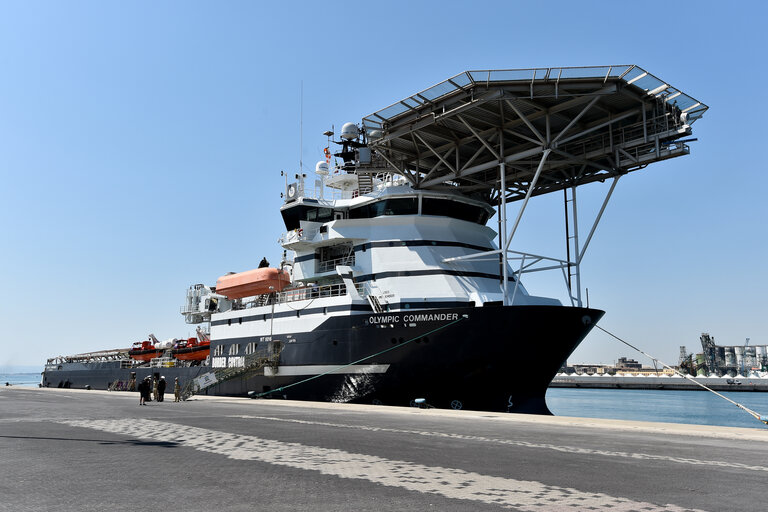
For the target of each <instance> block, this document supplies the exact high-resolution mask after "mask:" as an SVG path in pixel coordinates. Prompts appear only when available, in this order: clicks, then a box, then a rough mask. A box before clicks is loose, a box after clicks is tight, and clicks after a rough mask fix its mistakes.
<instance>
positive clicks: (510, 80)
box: [358, 66, 707, 202]
mask: <svg viewBox="0 0 768 512" xmlns="http://www.w3.org/2000/svg"><path fill="white" fill-rule="evenodd" d="M706 110H707V106H706V105H704V104H702V103H700V102H698V101H696V100H695V99H693V98H691V97H690V96H688V95H686V94H684V93H682V92H681V91H679V90H678V89H675V88H674V87H672V86H670V85H669V84H667V83H665V82H663V81H662V80H660V79H658V78H656V77H654V76H653V75H651V74H649V73H648V72H646V71H645V70H643V69H641V68H639V67H637V66H604V67H588V68H541V69H523V70H496V71H493V70H492V71H466V72H463V73H460V74H458V75H456V76H454V77H452V78H449V79H448V80H445V81H443V82H441V83H439V84H437V85H435V86H433V87H430V88H429V89H426V90H425V91H422V92H420V93H418V94H414V95H413V96H410V97H408V98H405V99H404V100H402V101H400V102H397V103H395V104H393V105H390V106H389V107H387V108H385V109H382V110H380V111H378V112H376V113H374V114H371V115H369V116H367V117H365V118H364V119H363V125H364V127H365V129H366V131H367V133H368V138H369V145H370V146H371V148H372V149H373V150H374V159H373V162H372V164H371V165H370V166H369V169H370V172H376V171H381V170H383V169H385V168H386V169H387V170H389V171H390V172H391V171H394V172H397V173H399V174H401V175H402V176H404V177H405V178H406V179H407V180H408V181H410V182H411V183H412V184H413V186H415V187H416V188H444V187H446V186H449V187H458V188H459V189H460V190H461V191H462V192H464V193H467V194H472V195H475V194H482V195H483V196H485V197H486V198H487V199H488V200H491V201H493V202H496V201H497V200H498V194H499V193H500V190H502V187H501V181H502V179H503V181H504V182H505V187H504V190H505V199H506V201H507V202H509V201H515V200H519V199H523V198H524V197H525V196H526V193H527V192H528V191H529V190H530V195H532V196H535V195H540V194H545V193H548V192H553V191H556V190H561V189H563V188H567V187H573V186H576V185H582V184H585V183H590V182H593V181H597V180H605V179H606V178H610V177H614V176H619V175H622V174H626V173H627V172H630V171H633V170H636V169H641V168H643V167H645V166H646V165H648V164H649V163H653V162H658V161H661V160H665V159H668V158H674V157H676V156H681V155H685V154H688V152H689V148H688V146H687V145H686V143H685V142H686V141H685V140H684V139H685V138H687V137H689V136H690V135H691V124H692V123H693V122H694V121H696V120H697V119H698V118H699V117H701V116H702V115H703V113H704V112H705V111H706ZM501 164H504V165H503V167H504V176H501V175H500V172H499V171H500V168H501V167H500V166H501ZM365 172H366V166H361V167H358V173H365Z"/></svg>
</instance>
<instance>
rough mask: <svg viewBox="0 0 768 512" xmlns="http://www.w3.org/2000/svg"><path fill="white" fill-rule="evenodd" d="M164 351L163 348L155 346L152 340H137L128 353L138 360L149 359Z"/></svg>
mask: <svg viewBox="0 0 768 512" xmlns="http://www.w3.org/2000/svg"><path fill="white" fill-rule="evenodd" d="M162 353H163V349H161V348H157V347H155V346H154V345H153V344H152V342H151V341H137V342H136V343H134V344H133V347H131V350H129V351H128V355H129V356H131V357H132V358H133V359H136V360H137V361H149V360H151V359H152V358H153V357H160V354H162Z"/></svg>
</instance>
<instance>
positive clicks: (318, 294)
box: [275, 283, 347, 304]
mask: <svg viewBox="0 0 768 512" xmlns="http://www.w3.org/2000/svg"><path fill="white" fill-rule="evenodd" d="M346 294H347V287H346V285H345V284H344V283H336V284H331V285H325V286H304V287H302V288H295V289H292V290H285V291H282V292H280V293H277V294H276V297H275V304H284V303H286V302H295V301H297V300H307V299H319V298H325V297H340V296H342V295H346Z"/></svg>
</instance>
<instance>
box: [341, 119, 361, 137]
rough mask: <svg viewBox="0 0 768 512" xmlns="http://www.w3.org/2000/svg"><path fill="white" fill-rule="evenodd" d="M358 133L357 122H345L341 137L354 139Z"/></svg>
mask: <svg viewBox="0 0 768 512" xmlns="http://www.w3.org/2000/svg"><path fill="white" fill-rule="evenodd" d="M357 135H358V131H357V125H356V124H355V123H345V124H344V126H342V127H341V138H342V139H347V140H352V139H356V138H357Z"/></svg>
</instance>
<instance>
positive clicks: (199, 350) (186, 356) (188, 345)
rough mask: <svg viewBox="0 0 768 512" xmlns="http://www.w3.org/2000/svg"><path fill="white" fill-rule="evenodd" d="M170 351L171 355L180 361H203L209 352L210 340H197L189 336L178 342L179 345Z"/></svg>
mask: <svg viewBox="0 0 768 512" xmlns="http://www.w3.org/2000/svg"><path fill="white" fill-rule="evenodd" d="M171 353H172V354H173V357H175V358H176V359H179V360H181V361H203V360H204V359H205V358H206V357H208V355H209V354H210V353H211V341H210V340H203V341H198V340H197V338H189V339H187V340H186V341H181V342H179V345H178V346H177V347H176V348H174V349H173V351H172V352H171Z"/></svg>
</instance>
